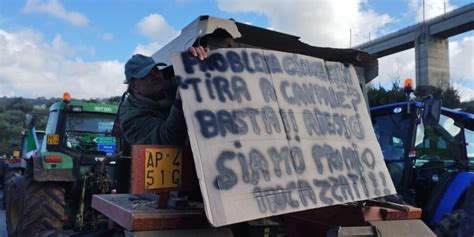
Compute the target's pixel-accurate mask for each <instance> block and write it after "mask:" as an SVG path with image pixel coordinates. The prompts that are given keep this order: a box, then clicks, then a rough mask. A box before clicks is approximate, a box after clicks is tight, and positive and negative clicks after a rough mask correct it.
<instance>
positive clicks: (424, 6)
mask: <svg viewBox="0 0 474 237" xmlns="http://www.w3.org/2000/svg"><path fill="white" fill-rule="evenodd" d="M423 22H425V0H423Z"/></svg>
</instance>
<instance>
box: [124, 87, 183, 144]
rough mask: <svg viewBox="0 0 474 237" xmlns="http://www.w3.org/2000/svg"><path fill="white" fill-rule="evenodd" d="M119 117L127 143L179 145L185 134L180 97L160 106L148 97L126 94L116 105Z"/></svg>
mask: <svg viewBox="0 0 474 237" xmlns="http://www.w3.org/2000/svg"><path fill="white" fill-rule="evenodd" d="M119 120H120V125H121V127H122V131H123V133H124V135H125V139H126V140H127V142H128V143H129V144H130V145H134V144H137V145H138V144H148V145H183V144H184V142H185V140H186V137H187V131H186V122H185V120H184V114H183V110H182V107H181V101H175V102H174V104H173V105H172V106H171V108H166V109H163V108H160V107H159V105H158V104H157V103H156V102H154V101H152V100H149V99H147V98H140V99H138V98H137V97H135V96H133V95H132V94H129V95H128V96H127V97H126V98H125V99H124V101H123V103H122V105H121V106H120V108H119Z"/></svg>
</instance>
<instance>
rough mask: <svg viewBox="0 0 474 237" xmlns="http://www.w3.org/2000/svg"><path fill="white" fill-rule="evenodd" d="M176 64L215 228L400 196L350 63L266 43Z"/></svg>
mask: <svg viewBox="0 0 474 237" xmlns="http://www.w3.org/2000/svg"><path fill="white" fill-rule="evenodd" d="M173 66H174V70H175V73H176V76H177V79H178V81H179V83H180V92H181V97H182V99H183V110H184V113H185V117H186V123H187V126H188V134H189V137H190V142H191V147H192V151H193V154H194V160H195V165H196V171H197V175H198V178H199V182H200V187H201V192H202V194H203V197H204V202H205V209H206V214H207V217H208V219H209V221H210V223H211V224H213V225H214V226H222V225H227V224H231V223H236V222H241V221H246V220H251V219H257V218H262V217H267V216H272V215H278V214H283V213H289V212H295V211H301V210H306V209H311V208H316V207H323V206H328V205H335V204H339V203H346V202H352V201H356V200H364V199H368V198H374V197H378V196H385V195H389V194H393V193H395V188H394V186H393V183H392V181H391V179H390V175H389V173H388V171H387V168H386V166H385V164H384V161H383V157H382V152H381V150H380V146H379V145H378V143H377V140H376V138H375V135H374V131H373V128H372V126H371V123H370V118H369V114H368V111H367V107H366V105H365V102H364V99H363V95H362V92H361V89H360V87H359V83H358V80H357V77H356V73H355V70H354V68H353V67H352V66H350V65H344V64H342V63H338V62H325V61H323V60H321V59H318V58H311V57H307V56H303V55H297V54H291V53H283V52H276V51H269V50H260V49H219V50H215V51H212V53H210V55H209V57H208V58H207V59H206V60H204V61H199V60H197V59H196V58H194V57H192V56H191V55H190V54H189V53H187V52H184V53H181V54H175V55H173Z"/></svg>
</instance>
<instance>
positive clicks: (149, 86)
mask: <svg viewBox="0 0 474 237" xmlns="http://www.w3.org/2000/svg"><path fill="white" fill-rule="evenodd" d="M170 86H171V81H170V80H166V79H165V78H164V77H163V74H162V73H161V72H160V70H158V68H153V69H152V70H151V71H150V73H148V75H147V76H145V77H144V78H142V79H135V82H134V87H133V92H134V93H137V94H140V95H142V96H145V97H147V98H150V99H152V100H155V101H159V100H163V99H167V97H168V94H169V93H170V92H169V90H170V89H171V88H170Z"/></svg>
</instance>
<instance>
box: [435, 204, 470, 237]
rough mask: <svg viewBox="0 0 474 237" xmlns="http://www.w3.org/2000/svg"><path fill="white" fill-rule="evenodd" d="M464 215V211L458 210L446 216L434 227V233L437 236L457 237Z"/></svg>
mask: <svg viewBox="0 0 474 237" xmlns="http://www.w3.org/2000/svg"><path fill="white" fill-rule="evenodd" d="M462 213H463V211H462V210H456V211H453V212H451V213H446V214H444V215H443V218H441V220H440V221H439V222H438V223H436V224H435V225H434V227H433V231H434V232H435V234H436V236H439V237H457V236H458V232H459V227H460V225H459V224H460V222H461V216H462Z"/></svg>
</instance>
